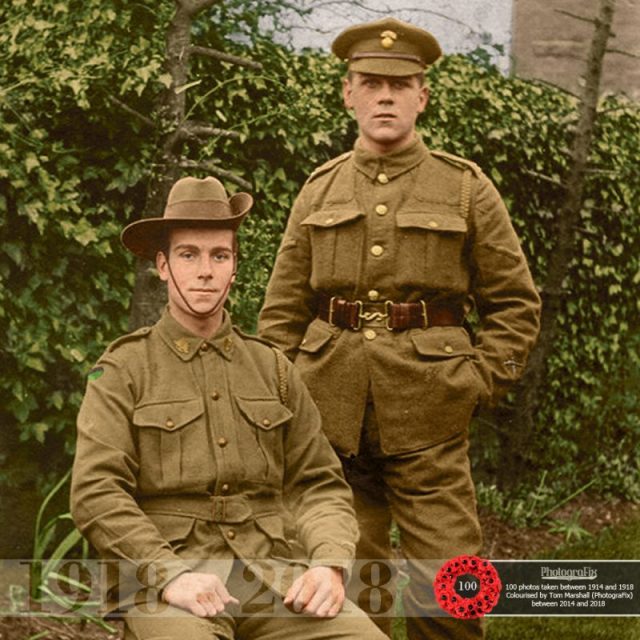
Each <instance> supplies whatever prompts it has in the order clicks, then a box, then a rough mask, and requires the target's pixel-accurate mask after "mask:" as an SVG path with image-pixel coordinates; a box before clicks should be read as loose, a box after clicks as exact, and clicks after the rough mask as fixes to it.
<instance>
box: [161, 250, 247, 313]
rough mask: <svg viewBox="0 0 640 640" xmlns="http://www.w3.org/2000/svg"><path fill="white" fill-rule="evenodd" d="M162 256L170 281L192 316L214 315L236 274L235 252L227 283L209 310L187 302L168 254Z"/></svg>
mask: <svg viewBox="0 0 640 640" xmlns="http://www.w3.org/2000/svg"><path fill="white" fill-rule="evenodd" d="M164 257H165V259H166V261H167V267H168V268H169V276H170V277H171V282H173V286H174V287H175V288H176V291H177V292H178V293H179V294H180V297H181V298H182V302H184V303H185V305H186V306H187V308H188V309H189V311H191V313H192V314H193V315H194V316H196V317H198V318H203V319H204V318H210V317H211V316H214V315H215V314H216V313H218V310H219V309H220V307H221V306H222V305H223V304H224V303H225V301H226V299H227V294H228V293H229V289H231V283H232V282H233V279H234V278H235V275H236V254H235V253H234V254H233V272H232V273H231V275H230V276H229V280H227V284H226V285H225V287H224V290H223V291H222V294H221V295H220V299H219V300H218V302H216V303H215V304H214V305H213V307H212V308H211V309H210V310H209V311H198V310H197V309H194V308H193V307H192V306H191V305H190V304H189V301H188V300H187V299H186V298H185V296H184V294H183V293H182V291H181V290H180V287H179V286H178V283H177V282H176V279H175V276H174V275H173V270H172V269H171V262H170V261H169V256H167V255H165V256H164Z"/></svg>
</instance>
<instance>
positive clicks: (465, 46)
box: [290, 0, 512, 71]
mask: <svg viewBox="0 0 640 640" xmlns="http://www.w3.org/2000/svg"><path fill="white" fill-rule="evenodd" d="M298 5H299V6H301V7H305V8H313V10H312V12H311V13H310V14H309V15H307V16H304V17H302V18H301V17H299V16H296V15H293V14H291V19H290V24H291V27H292V44H293V45H294V46H295V47H296V48H303V47H315V48H320V49H324V50H328V49H329V46H330V43H331V41H332V40H333V39H334V38H335V36H336V35H338V33H339V32H340V31H341V30H342V29H344V28H345V27H347V26H349V25H352V24H356V23H358V22H364V21H368V20H377V19H380V18H383V17H385V16H394V17H396V18H399V19H401V20H406V21H407V22H412V23H413V24H415V25H416V26H420V27H423V28H425V29H427V30H428V31H430V32H431V33H433V35H435V36H436V38H438V40H439V42H440V44H441V46H442V48H443V50H444V51H445V53H454V52H468V51H471V50H473V49H475V48H476V47H478V46H480V45H491V44H497V45H501V46H502V47H503V48H504V51H505V53H504V55H502V56H496V58H495V59H496V62H498V64H499V65H500V67H501V68H502V69H503V70H505V71H506V70H508V68H509V53H510V48H511V7H512V0H404V1H402V0H385V1H383V2H375V1H373V0H361V1H359V2H348V1H345V0H298Z"/></svg>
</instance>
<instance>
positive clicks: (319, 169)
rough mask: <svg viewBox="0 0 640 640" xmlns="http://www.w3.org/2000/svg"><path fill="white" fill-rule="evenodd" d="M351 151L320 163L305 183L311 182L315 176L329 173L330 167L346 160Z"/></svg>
mask: <svg viewBox="0 0 640 640" xmlns="http://www.w3.org/2000/svg"><path fill="white" fill-rule="evenodd" d="M352 153H353V151H347V152H346V153H343V154H342V155H340V156H337V157H336V158H332V159H331V160H328V161H327V162H325V163H324V164H321V165H320V166H319V167H317V168H316V169H315V170H314V171H313V173H312V174H311V175H310V176H309V177H308V178H307V182H306V183H305V184H308V183H309V182H312V181H313V180H315V179H316V178H319V177H320V176H322V175H324V174H325V173H329V171H331V169H333V168H335V167H337V166H338V165H339V164H342V163H343V162H345V161H346V160H348V159H349V158H350V157H351V154H352Z"/></svg>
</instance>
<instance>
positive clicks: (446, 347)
mask: <svg viewBox="0 0 640 640" xmlns="http://www.w3.org/2000/svg"><path fill="white" fill-rule="evenodd" d="M444 350H445V351H446V352H447V353H453V347H452V346H451V345H450V344H448V345H446V346H445V348H444Z"/></svg>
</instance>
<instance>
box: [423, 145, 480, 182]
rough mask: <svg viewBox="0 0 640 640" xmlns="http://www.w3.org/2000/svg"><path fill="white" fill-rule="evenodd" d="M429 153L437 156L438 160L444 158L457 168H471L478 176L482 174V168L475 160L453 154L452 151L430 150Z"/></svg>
mask: <svg viewBox="0 0 640 640" xmlns="http://www.w3.org/2000/svg"><path fill="white" fill-rule="evenodd" d="M431 155H432V156H435V157H436V158H439V159H440V160H444V161H445V162H448V163H449V164H452V165H453V166H454V167H458V168H459V169H463V170H467V169H471V171H473V173H474V174H475V175H476V176H477V177H478V178H479V177H480V176H481V175H482V169H481V168H480V167H479V166H478V165H477V164H476V163H475V162H472V161H471V160H467V159H466V158H461V157H460V156H454V155H453V154H452V153H447V152H446V151H431Z"/></svg>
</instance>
